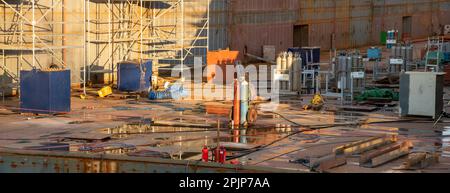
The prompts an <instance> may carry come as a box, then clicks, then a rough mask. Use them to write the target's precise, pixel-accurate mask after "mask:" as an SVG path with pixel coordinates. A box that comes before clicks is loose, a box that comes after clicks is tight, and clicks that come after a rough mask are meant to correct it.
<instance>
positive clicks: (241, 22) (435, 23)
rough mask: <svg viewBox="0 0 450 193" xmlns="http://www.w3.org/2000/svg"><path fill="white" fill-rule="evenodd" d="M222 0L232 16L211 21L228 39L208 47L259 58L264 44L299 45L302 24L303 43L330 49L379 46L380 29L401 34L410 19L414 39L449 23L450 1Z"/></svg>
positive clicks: (220, 33)
mask: <svg viewBox="0 0 450 193" xmlns="http://www.w3.org/2000/svg"><path fill="white" fill-rule="evenodd" d="M213 1H219V0H213ZM220 1H225V3H223V4H224V5H227V7H222V9H227V10H228V15H225V14H216V17H220V18H216V19H215V20H211V21H212V23H211V25H212V26H214V27H213V28H212V29H211V30H212V31H214V32H216V35H217V34H218V35H217V37H225V36H226V37H228V40H227V43H226V44H225V43H223V42H220V45H218V44H214V47H211V46H210V48H211V49H224V48H226V47H230V48H231V49H233V50H239V51H241V52H245V51H246V52H248V53H251V54H254V55H259V56H262V46H264V45H275V46H276V49H277V52H280V51H283V50H286V49H287V48H288V47H293V46H297V45H296V44H294V43H295V42H296V40H294V39H295V38H296V37H294V34H298V33H303V32H300V31H302V30H301V29H302V28H303V29H304V30H303V31H307V32H308V34H306V35H305V36H307V37H308V40H307V43H305V44H307V45H308V46H320V47H321V48H322V49H323V50H327V49H330V48H332V47H335V48H337V49H346V48H353V47H360V46H368V45H376V44H379V43H380V33H381V31H386V30H391V29H398V30H399V31H400V33H401V32H402V31H403V29H402V28H403V26H404V24H403V22H404V18H405V20H406V19H408V17H410V19H411V21H410V23H411V29H410V31H411V32H412V33H411V34H409V37H411V38H412V39H417V38H425V37H428V36H431V35H436V34H440V33H441V31H442V29H443V27H444V26H445V25H448V24H450V0H220ZM216 10H218V9H217V8H216ZM216 12H217V11H216ZM212 13H214V12H212ZM214 21H220V22H214ZM296 29H299V30H296ZM212 34H214V33H212ZM213 41H220V40H213ZM241 59H242V57H241Z"/></svg>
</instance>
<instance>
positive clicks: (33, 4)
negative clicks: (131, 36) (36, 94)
mask: <svg viewBox="0 0 450 193" xmlns="http://www.w3.org/2000/svg"><path fill="white" fill-rule="evenodd" d="M66 1H67V0H66ZM0 6H1V10H2V15H1V17H3V19H2V21H0V54H1V59H0V61H1V62H2V64H1V65H0V68H1V69H2V70H3V71H4V75H7V76H9V77H10V78H11V79H12V80H14V81H15V83H16V84H15V87H17V88H18V87H19V85H20V84H19V82H20V71H21V70H23V69H43V68H48V67H50V66H52V65H53V66H54V65H57V66H59V67H61V68H67V67H68V65H67V63H66V58H65V52H66V51H67V50H68V49H77V48H84V45H83V44H81V45H76V44H70V43H67V42H66V39H69V38H74V37H78V38H81V39H82V38H83V37H84V33H82V32H81V33H78V34H76V33H65V31H64V30H65V29H66V27H67V26H68V25H72V24H79V25H81V26H84V19H83V18H80V19H79V20H78V21H67V20H65V12H64V10H65V3H64V0H15V1H11V0H0ZM72 27H73V26H72ZM10 60H15V63H16V64H17V66H14V68H15V69H11V68H12V67H11V66H9V67H8V64H7V61H10ZM80 81H81V82H84V79H83V77H81V76H80Z"/></svg>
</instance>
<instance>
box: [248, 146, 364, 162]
mask: <svg viewBox="0 0 450 193" xmlns="http://www.w3.org/2000/svg"><path fill="white" fill-rule="evenodd" d="M349 142H355V140H346V141H339V142H330V143H321V144H315V145H310V146H307V147H302V148H298V149H295V150H292V151H289V152H286V153H282V154H279V155H277V156H274V157H271V158H268V159H265V160H263V161H260V162H257V163H254V164H252V165H257V164H260V163H263V162H266V161H270V160H273V159H275V158H279V157H281V156H284V155H288V154H291V153H294V152H297V151H301V150H305V149H309V148H315V147H320V146H324V145H334V144H341V143H349Z"/></svg>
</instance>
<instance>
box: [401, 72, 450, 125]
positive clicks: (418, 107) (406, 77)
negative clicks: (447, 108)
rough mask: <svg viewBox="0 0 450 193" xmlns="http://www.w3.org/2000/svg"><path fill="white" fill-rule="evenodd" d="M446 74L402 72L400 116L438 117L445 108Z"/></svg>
mask: <svg viewBox="0 0 450 193" xmlns="http://www.w3.org/2000/svg"><path fill="white" fill-rule="evenodd" d="M444 74H445V73H436V72H406V73H401V74H400V116H408V115H413V116H427V117H433V118H434V119H435V118H437V117H438V116H439V115H440V114H441V112H442V109H443V93H444Z"/></svg>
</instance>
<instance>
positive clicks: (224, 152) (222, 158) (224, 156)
mask: <svg viewBox="0 0 450 193" xmlns="http://www.w3.org/2000/svg"><path fill="white" fill-rule="evenodd" d="M226 159H227V150H226V149H225V148H224V147H223V146H221V147H220V148H219V163H221V164H224V163H225V161H226Z"/></svg>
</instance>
